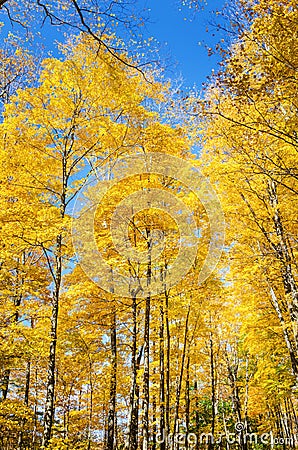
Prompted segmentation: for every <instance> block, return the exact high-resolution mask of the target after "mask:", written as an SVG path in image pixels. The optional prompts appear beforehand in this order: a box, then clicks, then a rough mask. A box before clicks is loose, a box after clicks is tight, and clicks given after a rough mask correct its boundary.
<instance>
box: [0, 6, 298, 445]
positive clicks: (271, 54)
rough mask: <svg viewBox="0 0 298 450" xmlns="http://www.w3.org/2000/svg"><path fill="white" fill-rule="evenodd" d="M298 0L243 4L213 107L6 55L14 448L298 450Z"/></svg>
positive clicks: (4, 211) (0, 421)
mask: <svg viewBox="0 0 298 450" xmlns="http://www.w3.org/2000/svg"><path fill="white" fill-rule="evenodd" d="M192 3H195V2H192ZM297 6H298V5H297V2H296V1H294V0H290V1H289V0H282V1H277V0H271V1H269V2H268V1H265V0H258V1H254V2H250V1H240V2H239V4H238V5H237V9H235V16H234V17H231V18H230V19H231V21H232V25H233V26H232V28H231V30H233V33H235V35H237V39H235V40H234V42H233V44H231V45H230V46H229V48H228V49H227V48H224V49H222V53H223V62H222V66H221V70H220V71H219V72H218V73H217V74H216V75H215V76H214V77H213V78H212V79H210V82H209V84H208V86H207V88H206V91H205V93H204V97H202V96H200V97H199V96H195V95H194V94H191V95H182V96H181V98H178V95H177V93H176V94H175V95H173V94H172V91H171V87H170V85H169V84H168V83H163V82H161V81H160V74H159V72H158V71H157V70H156V69H153V68H152V67H151V68H150V69H149V68H148V69H144V70H143V69H142V70H138V69H136V67H135V66H136V64H134V61H133V60H131V59H130V58H129V57H128V56H127V53H126V52H124V51H122V52H121V50H117V51H112V52H111V51H109V47H106V46H104V45H100V46H99V45H98V44H99V42H98V40H96V39H95V38H94V36H92V35H90V34H89V35H86V34H85V35H79V36H78V37H77V38H76V39H73V41H72V42H71V43H69V44H67V45H65V46H64V47H63V52H62V54H63V57H62V58H61V59H58V58H53V57H51V58H48V59H46V60H45V61H43V63H42V66H39V65H38V66H37V65H36V64H37V63H36V61H35V59H34V58H33V57H32V58H31V57H30V55H29V53H28V51H27V50H25V49H23V48H22V47H20V44H19V41H15V40H14V41H13V45H12V46H11V47H10V48H9V47H8V49H5V50H3V51H2V55H1V56H2V59H1V62H0V64H1V67H2V68H4V69H5V78H4V79H3V83H2V84H1V98H2V101H3V117H2V122H1V124H0V136H1V147H0V152H1V157H0V181H1V194H0V203H1V209H0V226H1V238H2V239H1V248H0V286H1V289H0V293H1V296H0V299H1V301H0V309H1V328H0V338H1V348H0V393H1V401H0V448H1V449H3V450H8V449H13V450H15V449H18V450H24V449H40V448H48V449H52V450H54V449H56V450H58V449H59V450H63V449H65V450H66V449H68V450H79V449H80V450H91V449H101V448H102V449H106V450H112V449H124V448H127V449H129V450H138V449H143V450H149V449H152V450H157V449H161V450H168V449H175V450H176V449H177V450H178V449H182V448H186V449H190V448H195V449H201V448H204V449H205V448H206V449H208V450H209V449H211V448H216V449H226V450H228V449H231V448H239V449H241V450H248V449H255V450H256V449H270V448H272V447H273V446H274V447H276V448H282V449H289V448H296V447H297V446H298V412H297V404H298V402H297V389H298V337H297V333H298V325H297V318H298V287H297V193H298V171H297V150H298V141H297V107H298V106H297V69H298V56H297V55H298V44H297V42H298V40H297V39H298V36H297V20H298V10H297ZM101 38H102V40H103V42H109V43H111V45H112V38H109V37H108V36H105V35H101ZM113 39H114V38H113ZM113 42H114V41H113ZM119 47H120V48H121V43H118V46H117V48H119ZM112 48H114V47H112ZM122 48H123V47H122ZM115 52H116V53H115ZM115 55H116V56H115ZM38 73H39V74H40V75H38V79H36V74H38ZM179 109H180V111H179ZM177 111H178V113H177ZM183 111H187V112H185V113H184V112H183ZM172 119H173V120H172ZM177 123H178V125H177ZM198 141H200V145H201V150H200V155H199V158H198V157H195V156H194V154H193V153H192V148H193V147H194V146H195V145H196V146H197V145H198ZM178 158H179V159H178ZM177 161H178V162H177ZM190 165H191V166H192V167H193V168H194V170H193V172H192V174H191V176H190V175H189V167H190ZM199 169H200V171H201V172H202V174H203V175H204V177H205V179H204V178H203V177H202V176H201V175H200V172H199ZM194 174H197V178H198V180H200V181H199V182H198V183H197V184H196V182H195V183H194V184H192V182H191V181H192V180H193V179H194V178H193V177H194ZM187 180H189V181H190V183H189V184H187ZM209 181H210V183H211V185H212V186H213V189H214V190H215V191H216V192H217V196H218V197H216V195H215V192H214V191H213V189H212V188H211V187H210V186H209V184H208V183H209ZM196 187H198V189H196ZM200 188H201V190H200ZM82 190H83V191H82ZM218 199H219V200H218ZM222 213H224V216H225V234H226V236H225V244H224V246H222V244H221V238H222V232H223V223H222ZM183 223H184V224H187V225H183ZM216 233H218V234H216ZM210 243H211V244H210ZM217 246H218V247H219V248H218V249H217V252H216V251H215V252H214V253H213V260H212V261H211V259H208V258H210V254H211V253H212V251H214V248H216V247H217ZM221 247H223V248H222V255H221V259H220V261H219V262H218V264H217V268H216V269H215V270H213V271H212V269H213V266H214V265H215V263H216V262H217V259H218V255H219V252H218V251H219V250H220V249H221ZM99 255H101V256H99ZM206 259H207V261H208V264H207V265H204V262H205V261H206ZM177 261H178V262H177ZM185 268H186V269H187V270H185ZM208 268H209V272H208ZM204 271H206V274H207V275H209V276H208V278H207V275H206V277H203V276H202V272H204ZM184 272H185V273H184ZM210 272H212V273H210ZM204 273H205V272H204Z"/></svg>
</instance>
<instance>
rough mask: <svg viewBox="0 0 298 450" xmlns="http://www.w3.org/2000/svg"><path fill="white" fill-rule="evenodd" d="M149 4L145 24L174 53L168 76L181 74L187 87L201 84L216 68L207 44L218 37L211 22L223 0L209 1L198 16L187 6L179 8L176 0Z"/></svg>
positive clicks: (163, 0) (214, 59)
mask: <svg viewBox="0 0 298 450" xmlns="http://www.w3.org/2000/svg"><path fill="white" fill-rule="evenodd" d="M147 4H148V7H149V8H150V10H151V11H150V14H149V23H148V24H147V26H146V27H147V30H148V33H149V34H151V35H153V36H154V37H155V38H156V39H157V40H158V41H159V42H160V44H161V47H162V49H163V50H164V51H166V50H167V51H168V53H169V55H170V56H171V60H172V67H170V68H169V75H170V76H175V75H176V76H177V75H178V74H181V75H182V76H183V79H184V80H185V85H186V86H193V84H196V85H197V86H198V87H199V86H200V85H201V83H202V82H203V81H205V80H206V77H207V76H208V75H209V74H210V72H211V70H212V68H214V69H216V63H217V57H216V56H211V57H210V56H208V53H207V50H206V48H205V45H207V46H212V45H214V44H215V43H216V42H217V41H218V40H219V36H218V35H215V36H212V34H213V32H214V30H212V26H211V25H210V23H212V21H213V20H215V17H214V16H215V14H214V11H216V10H217V9H219V10H220V9H221V8H222V7H223V5H224V1H223V0H209V2H208V4H207V5H205V6H204V9H202V10H200V11H198V12H197V13H196V14H195V15H194V14H193V13H192V12H190V11H189V10H188V9H187V8H186V7H182V8H181V10H179V6H178V2H177V1H175V0H148V2H147ZM207 27H208V28H209V32H208V33H207V32H206V28H207ZM199 42H201V45H199Z"/></svg>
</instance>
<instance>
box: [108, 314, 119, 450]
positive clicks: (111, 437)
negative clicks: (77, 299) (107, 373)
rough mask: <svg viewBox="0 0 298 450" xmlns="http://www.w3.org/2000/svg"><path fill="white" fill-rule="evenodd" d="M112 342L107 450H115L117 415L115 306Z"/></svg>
mask: <svg viewBox="0 0 298 450" xmlns="http://www.w3.org/2000/svg"><path fill="white" fill-rule="evenodd" d="M110 340H111V380H110V398H109V412H108V436H107V450H113V449H114V443H115V415H116V392H117V324H116V308H115V305H113V312H112V323H111V337H110Z"/></svg>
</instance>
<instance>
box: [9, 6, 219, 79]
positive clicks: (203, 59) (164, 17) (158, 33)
mask: <svg viewBox="0 0 298 450" xmlns="http://www.w3.org/2000/svg"><path fill="white" fill-rule="evenodd" d="M223 4H224V0H209V1H208V3H207V4H206V5H205V6H204V8H203V9H202V10H200V11H198V12H197V13H196V14H194V13H193V12H191V11H189V9H188V8H187V7H181V8H180V1H179V0H137V2H136V6H137V7H138V6H139V7H140V8H142V7H143V6H144V5H145V6H146V7H147V8H148V9H149V11H148V13H146V16H147V17H148V20H147V21H146V24H145V27H144V35H145V37H149V36H152V37H154V38H155V40H156V41H158V43H159V44H158V46H159V48H160V53H161V56H162V58H164V59H165V68H166V76H168V77H170V78H173V79H175V78H178V77H179V76H180V77H181V76H182V77H183V80H184V87H192V86H193V85H194V84H196V86H197V87H198V88H200V87H201V84H202V83H203V82H204V81H205V80H206V77H207V76H208V75H209V74H210V73H211V70H212V68H214V69H216V63H217V59H218V58H217V57H216V56H212V57H209V56H208V54H207V50H206V48H205V46H206V45H207V46H212V45H213V46H214V44H215V43H216V42H217V41H218V40H219V39H220V36H219V35H218V34H217V33H216V32H215V36H212V33H214V30H213V29H212V26H211V25H210V22H212V20H215V14H214V11H216V10H217V9H219V10H220V9H221V8H222V7H223ZM1 20H3V18H2V17H1V11H0V21H1ZM207 26H208V28H209V32H208V33H207V32H206V27H207ZM10 28H11V27H10V24H9V23H7V21H6V26H5V27H4V30H2V33H1V34H2V36H3V35H5V34H6V33H7V32H8V31H9V29H10ZM38 30H40V32H41V35H42V36H43V37H44V44H45V47H46V49H47V50H51V51H52V53H53V54H54V55H55V53H56V47H55V45H53V43H54V41H55V40H59V41H63V40H64V37H63V33H61V32H58V30H57V28H55V27H52V26H50V25H49V24H47V23H46V25H45V26H44V27H43V28H42V29H40V28H38ZM14 31H16V30H14ZM199 43H201V45H200V44H199Z"/></svg>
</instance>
